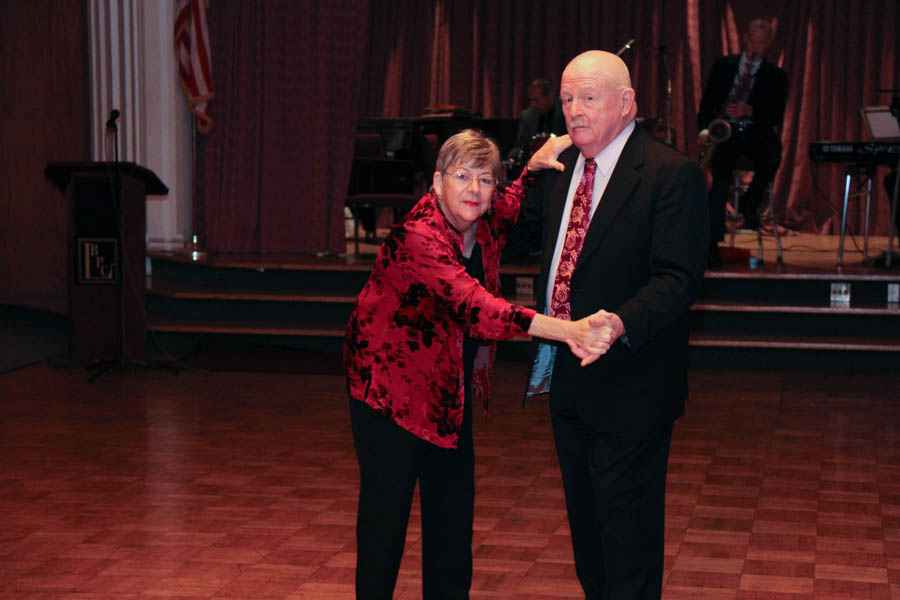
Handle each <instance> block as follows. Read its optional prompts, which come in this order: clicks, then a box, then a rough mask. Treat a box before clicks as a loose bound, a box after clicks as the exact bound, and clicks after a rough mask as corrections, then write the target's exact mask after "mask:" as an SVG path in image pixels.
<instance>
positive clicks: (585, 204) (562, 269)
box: [550, 158, 597, 320]
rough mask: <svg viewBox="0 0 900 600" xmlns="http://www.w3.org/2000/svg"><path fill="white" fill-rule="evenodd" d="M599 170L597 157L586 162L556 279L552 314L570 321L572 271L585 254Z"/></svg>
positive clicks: (570, 216)
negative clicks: (595, 182) (584, 249)
mask: <svg viewBox="0 0 900 600" xmlns="http://www.w3.org/2000/svg"><path fill="white" fill-rule="evenodd" d="M596 170H597V163H596V162H594V159H593V158H588V159H587V160H585V161H584V173H583V174H582V176H581V182H580V183H579V184H578V188H577V189H576V190H575V198H574V199H573V200H572V212H571V213H570V215H569V225H568V226H567V227H566V237H565V241H564V242H563V250H562V254H560V256H559V265H558V266H557V268H556V279H555V280H554V282H553V296H552V297H551V298H550V316H551V317H558V318H560V319H566V320H571V318H572V308H571V304H570V302H569V286H570V284H571V282H572V273H573V272H574V271H575V263H576V262H577V261H578V255H579V254H581V247H582V246H583V245H584V236H585V235H586V234H587V230H588V225H590V223H591V197H592V196H593V195H594V172H595V171H596Z"/></svg>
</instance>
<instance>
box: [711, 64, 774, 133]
mask: <svg viewBox="0 0 900 600" xmlns="http://www.w3.org/2000/svg"><path fill="white" fill-rule="evenodd" d="M740 60H741V55H740V54H732V55H729V56H723V57H721V58H718V59H716V62H715V63H713V68H712V71H710V74H709V79H708V80H707V82H706V87H705V88H704V89H703V97H702V98H701V100H700V111H699V112H698V113H697V125H698V126H699V128H700V129H701V130H702V129H705V128H706V127H707V125H709V122H710V121H712V120H713V119H715V118H716V117H717V116H719V111H721V110H724V108H725V101H726V100H727V99H728V95H729V94H730V93H731V89H732V87H733V86H734V77H735V75H736V74H737V70H738V65H739V64H740ZM787 90H788V77H787V73H785V72H784V70H782V69H781V68H780V67H777V66H775V65H773V64H772V63H770V62H768V61H766V60H763V61H762V64H760V66H759V69H758V70H757V71H756V75H755V76H754V81H753V88H751V90H750V97H749V98H748V99H747V104H749V105H750V106H751V107H752V108H753V114H752V115H751V116H750V119H751V120H752V121H753V123H754V124H756V125H760V126H765V127H769V128H773V129H777V128H779V127H781V122H782V121H783V120H784V108H785V103H786V102H787Z"/></svg>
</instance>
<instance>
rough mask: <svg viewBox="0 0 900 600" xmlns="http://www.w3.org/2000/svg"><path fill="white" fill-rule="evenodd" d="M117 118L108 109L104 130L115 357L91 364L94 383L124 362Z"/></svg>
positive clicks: (120, 182)
mask: <svg viewBox="0 0 900 600" xmlns="http://www.w3.org/2000/svg"><path fill="white" fill-rule="evenodd" d="M118 118H119V109H117V108H114V109H112V110H111V111H110V114H109V119H107V121H106V131H107V132H112V135H113V163H112V169H111V171H110V174H109V185H110V196H111V198H110V199H111V200H112V208H113V214H115V217H116V247H117V250H116V256H117V258H116V265H115V269H116V287H117V288H118V290H117V293H116V353H117V356H116V357H115V358H111V359H109V360H106V361H103V362H101V363H97V364H95V365H94V366H93V368H94V369H96V370H95V371H94V373H93V374H92V375H91V376H90V377H88V383H94V382H95V381H96V380H97V378H99V377H100V376H101V375H103V374H104V373H106V372H107V371H109V370H110V369H112V368H113V367H116V366H119V365H122V364H124V363H125V359H124V356H125V352H124V347H125V340H124V339H123V333H122V329H123V328H124V323H123V321H124V316H123V314H122V277H123V275H124V269H123V267H122V264H123V262H124V261H125V254H124V250H125V245H124V243H123V239H122V210H121V208H122V207H121V206H120V202H119V197H120V196H121V193H122V180H121V178H120V174H119V166H120V165H119V126H118V125H117V124H116V119H118Z"/></svg>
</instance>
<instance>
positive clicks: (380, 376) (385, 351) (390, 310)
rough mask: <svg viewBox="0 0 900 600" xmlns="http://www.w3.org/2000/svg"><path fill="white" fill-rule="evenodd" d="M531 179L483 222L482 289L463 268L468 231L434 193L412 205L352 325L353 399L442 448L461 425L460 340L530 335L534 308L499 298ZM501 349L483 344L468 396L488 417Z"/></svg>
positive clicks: (498, 197) (500, 199)
mask: <svg viewBox="0 0 900 600" xmlns="http://www.w3.org/2000/svg"><path fill="white" fill-rule="evenodd" d="M532 182H533V177H531V176H526V175H525V173H524V172H523V176H522V177H520V178H519V179H518V180H517V181H516V182H514V183H513V184H512V185H511V186H509V187H508V188H506V190H504V192H503V193H498V192H494V198H493V207H494V210H493V213H494V214H493V215H491V216H488V215H485V216H483V217H482V218H481V220H480V221H479V222H478V229H477V231H476V234H475V237H476V240H477V242H478V243H479V244H481V249H482V260H483V263H484V276H485V286H484V287H482V286H481V285H480V284H479V283H478V281H477V280H476V279H474V278H472V277H470V276H469V275H468V274H467V273H466V270H465V267H464V266H463V264H462V261H461V259H462V234H460V233H459V232H458V231H456V230H455V229H454V228H453V227H452V226H451V225H450V224H449V223H448V222H447V220H446V219H445V218H444V215H443V213H441V210H440V208H438V206H437V203H436V201H435V197H434V195H433V194H432V193H429V194H426V195H425V196H423V197H422V199H421V200H419V202H417V203H416V205H415V206H414V207H413V209H412V210H411V211H410V213H409V215H407V217H406V220H405V221H404V222H403V223H402V224H400V225H398V226H396V227H394V229H393V230H392V231H391V234H390V236H389V237H388V239H387V240H386V241H385V242H384V244H383V245H382V246H381V249H380V250H379V252H378V256H377V258H376V259H375V265H374V267H373V268H372V273H371V274H370V276H369V281H368V282H367V283H366V285H365V287H364V288H363V290H362V292H360V294H359V297H358V298H357V300H356V306H355V308H354V310H353V314H352V316H351V317H350V322H349V323H348V324H347V332H346V335H345V339H344V365H345V367H346V369H347V389H348V392H349V394H350V396H351V397H352V398H355V399H357V400H361V401H363V402H365V403H367V404H368V405H369V406H371V407H372V408H374V409H375V410H377V411H379V412H381V413H383V414H385V415H387V416H388V417H390V418H391V419H393V421H394V422H395V423H397V425H399V426H400V427H402V428H404V429H406V430H407V431H409V432H411V433H412V434H413V435H416V436H418V437H420V438H422V439H423V440H426V441H428V442H431V443H433V444H436V445H438V446H441V447H443V448H455V447H456V445H457V442H458V439H459V429H460V426H461V424H462V417H463V403H464V398H465V390H464V388H463V386H464V383H463V364H462V363H463V334H467V335H469V337H472V338H475V339H478V340H483V341H494V340H500V339H508V338H511V337H513V336H515V335H518V334H522V333H525V332H526V331H528V328H529V327H530V326H531V320H532V318H534V314H535V313H534V310H532V309H530V308H525V307H522V306H515V305H513V304H510V303H509V302H506V301H505V300H503V299H502V298H500V297H499V296H500V273H499V270H500V252H501V250H502V248H503V245H504V244H505V243H506V237H507V232H508V230H509V227H510V225H511V224H512V223H514V222H515V220H516V218H517V217H518V214H519V206H520V203H521V200H522V196H523V195H524V193H525V190H526V189H527V187H528V186H530V185H531V183H532ZM495 349H496V347H495V344H490V345H488V346H482V347H481V348H480V350H479V352H478V355H477V357H476V359H475V368H474V372H473V374H472V397H473V399H474V400H478V399H480V400H481V401H482V403H483V405H484V409H485V411H487V398H488V391H489V384H490V380H491V376H492V375H493V358H494V353H495Z"/></svg>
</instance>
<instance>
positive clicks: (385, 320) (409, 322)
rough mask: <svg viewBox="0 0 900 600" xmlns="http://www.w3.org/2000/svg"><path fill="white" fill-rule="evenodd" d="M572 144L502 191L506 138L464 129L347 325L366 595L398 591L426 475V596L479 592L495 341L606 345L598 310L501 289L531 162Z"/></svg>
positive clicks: (588, 353) (554, 144)
mask: <svg viewBox="0 0 900 600" xmlns="http://www.w3.org/2000/svg"><path fill="white" fill-rule="evenodd" d="M569 145H571V142H570V141H569V140H568V136H563V137H562V138H555V139H553V140H552V141H551V142H548V143H547V144H545V145H544V147H543V148H542V149H541V150H540V151H539V152H537V153H536V154H535V155H534V156H533V157H532V158H531V160H530V161H529V163H528V166H527V167H526V169H525V170H524V171H523V173H522V176H521V177H520V178H519V179H518V180H517V181H515V182H514V183H513V184H512V185H511V186H509V187H508V188H507V189H506V190H504V191H503V192H502V193H498V191H497V190H496V184H497V182H498V181H499V180H500V179H501V178H502V166H501V164H500V153H499V151H498V149H497V146H496V145H495V144H494V142H492V141H491V140H490V139H488V138H486V137H485V136H484V135H483V134H481V133H479V132H476V131H472V130H466V131H463V132H461V133H458V134H456V135H454V136H453V137H451V138H449V139H448V140H447V141H446V142H445V143H444V145H443V146H442V147H441V150H440V152H439V154H438V159H437V167H436V168H437V170H436V172H435V173H434V177H433V188H432V191H431V192H429V193H428V194H426V195H425V196H423V197H422V199H421V200H420V201H419V202H418V203H417V204H416V206H415V207H414V208H413V209H412V211H410V213H409V215H408V216H407V218H406V220H405V221H404V222H403V223H402V224H401V225H399V226H397V227H395V228H394V230H393V231H392V232H391V234H390V236H389V237H388V239H387V240H386V241H385V242H384V244H383V245H382V247H381V249H380V251H379V253H378V256H377V258H376V260H375V265H374V267H373V269H372V273H371V275H370V276H369V281H368V282H367V283H366V285H365V287H364V288H363V290H362V292H361V293H360V295H359V298H358V299H357V303H356V307H355V309H354V311H353V315H352V316H351V317H350V322H349V324H348V326H347V333H346V338H345V343H344V362H345V366H346V368H347V387H348V392H349V396H350V419H351V423H352V427H353V437H354V443H355V446H356V453H357V459H358V461H359V469H360V494H359V507H358V511H357V526H356V536H357V566H356V597H357V598H359V599H362V598H379V599H388V600H389V599H390V598H391V596H392V592H393V589H394V584H395V582H396V579H397V572H398V569H399V567H400V560H401V558H402V555H403V545H404V541H405V538H406V527H407V523H408V521H409V512H410V506H411V503H412V498H413V491H414V489H415V485H416V481H418V482H419V490H420V501H421V509H422V580H423V581H422V588H423V598H424V599H425V600H429V599H431V598H438V597H440V598H468V591H469V586H470V584H471V580H472V548H471V547H472V518H473V507H474V499H475V495H474V492H475V452H474V447H473V445H472V411H473V406H472V405H473V400H475V399H479V400H481V401H482V402H483V403H484V407H485V410H486V409H487V392H488V386H489V382H490V376H491V370H492V367H493V354H494V350H495V346H494V345H493V344H491V345H482V344H483V343H485V342H487V341H490V340H500V339H507V338H511V337H513V336H516V335H521V334H525V333H528V334H531V335H535V336H539V337H544V338H549V339H553V340H558V341H567V342H568V343H569V345H570V347H571V348H572V350H573V352H575V353H576V355H578V356H580V357H581V358H583V359H584V362H585V364H587V362H590V361H592V360H593V359H595V358H596V356H599V353H602V352H604V351H605V349H606V348H607V347H608V342H609V339H608V336H602V335H599V334H598V331H597V330H594V329H592V328H591V327H590V324H589V323H588V318H585V319H582V320H580V321H576V322H570V321H563V320H559V319H554V318H551V317H547V316H545V315H541V314H536V313H535V311H534V310H532V309H530V308H526V307H522V306H515V305H512V304H510V303H508V302H506V301H505V300H503V299H502V298H500V297H499V293H500V277H499V264H500V252H501V249H502V247H503V244H504V243H505V241H506V234H507V230H508V228H509V227H510V225H511V224H512V223H514V222H515V220H516V217H517V215H518V212H519V204H520V202H521V199H522V196H523V195H524V193H525V191H526V189H527V188H528V187H529V186H530V185H531V184H532V183H533V181H534V177H533V176H532V175H531V174H530V171H534V170H538V169H541V168H548V167H553V168H557V169H562V164H561V163H559V162H558V161H556V158H557V157H558V156H559V153H560V152H562V151H563V150H564V149H565V148H566V147H568V146H569Z"/></svg>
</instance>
